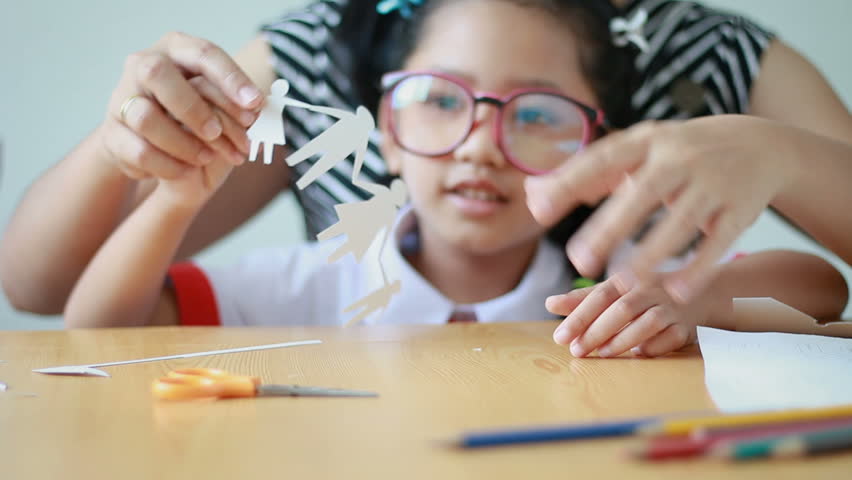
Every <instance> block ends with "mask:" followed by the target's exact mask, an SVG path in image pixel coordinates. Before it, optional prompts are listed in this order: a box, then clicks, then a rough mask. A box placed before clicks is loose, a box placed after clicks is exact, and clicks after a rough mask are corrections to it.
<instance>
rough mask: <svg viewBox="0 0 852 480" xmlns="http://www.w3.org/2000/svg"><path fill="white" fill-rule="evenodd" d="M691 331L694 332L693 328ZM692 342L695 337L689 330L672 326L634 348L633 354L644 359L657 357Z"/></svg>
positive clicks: (680, 326) (679, 326) (679, 325)
mask: <svg viewBox="0 0 852 480" xmlns="http://www.w3.org/2000/svg"><path fill="white" fill-rule="evenodd" d="M691 330H693V331H694V330H695V328H694V327H693V328H692V329H691ZM694 341H695V335H694V333H692V334H691V333H690V329H689V328H687V327H685V326H684V325H681V324H672V325H669V326H668V327H667V328H665V329H663V330H662V331H661V332H660V333H658V334H657V335H655V336H653V337H651V338H650V339H648V340H646V341H645V342H644V343H642V344H641V345H639V346H638V347H635V348H634V349H633V353H634V354H636V355H643V356H646V357H659V356H661V355H665V354H667V353H671V352H674V351H675V350H678V349H681V348H683V347H685V346H687V345H690V344H691V343H693V342H694Z"/></svg>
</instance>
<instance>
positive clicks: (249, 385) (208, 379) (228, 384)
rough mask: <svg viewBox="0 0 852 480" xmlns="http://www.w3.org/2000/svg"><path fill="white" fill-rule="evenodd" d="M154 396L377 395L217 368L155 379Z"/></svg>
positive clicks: (182, 370) (166, 397) (174, 398)
mask: <svg viewBox="0 0 852 480" xmlns="http://www.w3.org/2000/svg"><path fill="white" fill-rule="evenodd" d="M151 390H152V392H153V393H154V396H155V397H157V398H160V399H162V400H193V399H199V398H241V397H263V396H285V397H378V396H379V394H378V393H376V392H368V391H364V390H346V389H341V388H325V387H304V386H300V385H263V384H261V382H260V378H259V377H252V376H247V375H232V374H230V373H228V372H226V371H224V370H219V369H218V368H182V369H179V370H173V371H171V372H169V373H168V374H167V375H166V376H165V377H161V378H158V379H157V380H154V383H153V384H152V385H151Z"/></svg>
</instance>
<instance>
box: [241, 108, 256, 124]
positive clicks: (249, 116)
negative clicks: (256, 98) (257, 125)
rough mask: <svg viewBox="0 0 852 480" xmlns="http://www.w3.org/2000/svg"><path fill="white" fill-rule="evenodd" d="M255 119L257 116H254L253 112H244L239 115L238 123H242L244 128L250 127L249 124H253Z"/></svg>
mask: <svg viewBox="0 0 852 480" xmlns="http://www.w3.org/2000/svg"><path fill="white" fill-rule="evenodd" d="M255 118H257V116H256V115H255V114H254V112H246V111H245V110H244V111H243V112H242V113H240V123H242V124H243V126H245V127H250V126H251V124H252V123H254V119H255Z"/></svg>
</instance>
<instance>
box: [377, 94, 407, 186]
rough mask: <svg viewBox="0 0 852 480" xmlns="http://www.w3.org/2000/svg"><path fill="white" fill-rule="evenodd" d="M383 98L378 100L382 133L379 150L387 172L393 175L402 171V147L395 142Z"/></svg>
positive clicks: (380, 130)
mask: <svg viewBox="0 0 852 480" xmlns="http://www.w3.org/2000/svg"><path fill="white" fill-rule="evenodd" d="M385 101H386V100H385V99H384V98H382V100H381V101H380V102H379V132H380V133H381V134H382V141H381V142H380V143H379V151H380V152H381V154H382V158H384V159H385V163H387V165H388V172H389V173H391V174H393V175H399V174H400V173H401V172H402V153H403V152H402V149H401V148H399V145H397V144H396V140H395V139H394V138H393V134H392V133H391V129H390V118H388V115H386V112H387V108H386V105H385Z"/></svg>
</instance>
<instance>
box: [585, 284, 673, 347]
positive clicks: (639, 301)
mask: <svg viewBox="0 0 852 480" xmlns="http://www.w3.org/2000/svg"><path fill="white" fill-rule="evenodd" d="M655 302H656V299H655V298H653V297H651V296H650V295H647V294H645V293H643V292H642V291H640V290H632V291H630V292H627V293H626V294H624V295H622V296H621V297H620V298H618V300H616V301H615V302H613V303H612V305H610V306H609V307H608V308H607V309H606V310H605V311H604V312H603V313H601V314H600V316H598V318H597V320H595V322H594V323H592V324H591V325H590V326H589V328H588V329H587V330H586V331H585V332H584V333H583V334H582V335H580V336H579V337H578V338H577V339H576V340H575V341H574V343H575V344H577V345H578V347H577V348H578V350H581V351H583V352H587V353H588V352H593V351H595V350H596V349H598V348H599V347H601V346H603V345H604V344H605V343H607V342H608V341H609V340H610V339H611V338H613V337H614V336H615V335H616V334H617V333H618V332H619V331H621V330H622V329H623V328H625V327H626V326H627V325H628V324H630V322H633V321H634V320H636V319H637V318H639V317H640V316H641V315H643V314H645V313H646V312H647V311H648V310H649V309H650V308H652V307H653V306H654V305H656V303H655ZM572 347H573V345H572ZM572 352H573V350H572ZM598 353H599V354H600V356H609V352H606V351H603V352H598Z"/></svg>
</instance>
